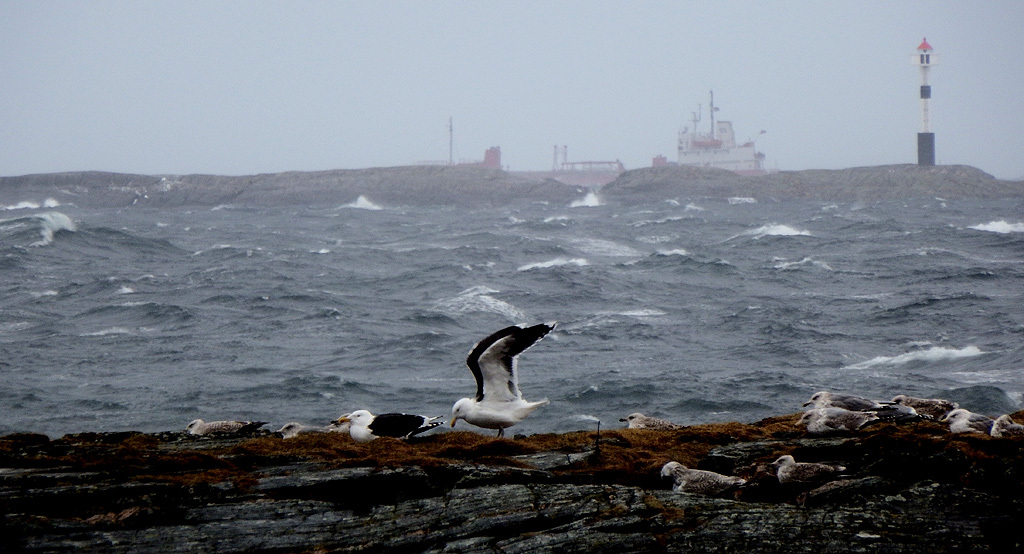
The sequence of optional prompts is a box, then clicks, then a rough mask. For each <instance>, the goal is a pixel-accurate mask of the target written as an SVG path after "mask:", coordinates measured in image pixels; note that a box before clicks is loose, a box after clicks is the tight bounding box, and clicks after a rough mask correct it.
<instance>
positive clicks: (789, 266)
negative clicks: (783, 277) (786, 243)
mask: <svg viewBox="0 0 1024 554" xmlns="http://www.w3.org/2000/svg"><path fill="white" fill-rule="evenodd" d="M774 261H775V262H776V264H775V266H774V267H775V269H781V270H783V271H792V270H795V269H800V268H803V267H816V268H818V269H824V270H825V271H835V270H834V269H832V266H830V265H828V264H827V263H825V262H823V261H821V260H815V259H814V258H811V257H807V258H804V259H802V260H800V261H799V262H788V261H786V260H785V259H784V258H776V259H775V260H774Z"/></svg>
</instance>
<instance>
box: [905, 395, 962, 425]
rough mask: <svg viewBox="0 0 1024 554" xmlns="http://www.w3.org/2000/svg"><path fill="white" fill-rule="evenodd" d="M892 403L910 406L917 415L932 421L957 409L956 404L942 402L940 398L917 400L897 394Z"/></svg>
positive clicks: (947, 401) (913, 397) (946, 401)
mask: <svg viewBox="0 0 1024 554" xmlns="http://www.w3.org/2000/svg"><path fill="white" fill-rule="evenodd" d="M892 401H893V402H895V403H896V404H899V405H901V406H910V407H911V408H914V409H915V410H917V413H919V414H921V415H924V416H928V417H931V418H934V419H941V418H942V417H943V416H945V415H946V414H948V413H949V412H951V411H953V410H955V409H957V408H959V407H960V406H959V405H958V404H957V403H956V402H950V401H949V400H943V399H941V398H917V397H915V396H907V395H905V394H897V395H896V396H894V397H892Z"/></svg>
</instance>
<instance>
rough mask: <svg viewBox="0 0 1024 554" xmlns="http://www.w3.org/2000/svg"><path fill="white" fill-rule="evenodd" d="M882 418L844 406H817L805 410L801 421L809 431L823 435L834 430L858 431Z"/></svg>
mask: <svg viewBox="0 0 1024 554" xmlns="http://www.w3.org/2000/svg"><path fill="white" fill-rule="evenodd" d="M880 420H881V419H880V418H879V417H878V416H877V415H875V414H872V413H868V412H855V411H852V410H845V409H843V408H815V409H813V410H808V411H806V412H804V415H803V417H801V418H800V423H802V424H804V425H806V426H807V432H809V433H811V434H815V435H821V434H825V433H831V432H833V431H856V430H858V429H860V428H862V427H864V426H865V425H868V424H869V423H873V422H875V421H880Z"/></svg>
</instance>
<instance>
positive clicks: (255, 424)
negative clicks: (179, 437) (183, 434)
mask: <svg viewBox="0 0 1024 554" xmlns="http://www.w3.org/2000/svg"><path fill="white" fill-rule="evenodd" d="M266 424H267V422H266V421H209V422H207V421H203V420H201V419H195V420H192V422H191V423H189V424H188V427H185V430H186V431H188V432H189V434H190V435H210V434H213V433H233V434H243V435H244V434H246V433H251V432H253V431H255V430H257V429H259V428H260V427H263V426H264V425H266Z"/></svg>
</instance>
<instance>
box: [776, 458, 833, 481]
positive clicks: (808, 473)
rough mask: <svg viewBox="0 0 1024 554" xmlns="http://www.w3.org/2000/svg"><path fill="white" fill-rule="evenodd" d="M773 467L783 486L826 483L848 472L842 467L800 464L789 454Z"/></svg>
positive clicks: (808, 463) (809, 463)
mask: <svg viewBox="0 0 1024 554" xmlns="http://www.w3.org/2000/svg"><path fill="white" fill-rule="evenodd" d="M772 467H773V468H775V476H776V477H778V479H779V483H780V484H783V485H785V484H786V483H812V482H818V481H825V480H828V479H829V478H831V477H832V476H834V475H836V474H838V473H840V472H842V471H845V470H846V467H845V466H840V465H834V464H819V463H812V462H798V461H796V460H795V459H794V458H793V457H792V456H790V455H788V454H787V455H785V456H780V457H779V459H778V460H775V461H774V462H772Z"/></svg>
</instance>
